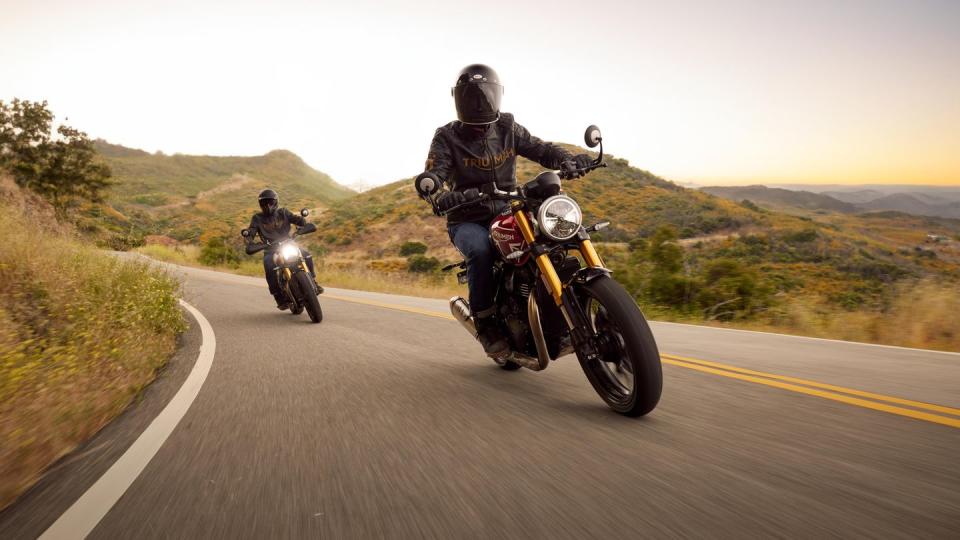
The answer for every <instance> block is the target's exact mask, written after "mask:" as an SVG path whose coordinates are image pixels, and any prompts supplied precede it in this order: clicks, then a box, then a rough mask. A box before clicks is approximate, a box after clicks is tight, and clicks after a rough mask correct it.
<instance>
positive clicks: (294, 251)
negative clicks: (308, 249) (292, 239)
mask: <svg viewBox="0 0 960 540" xmlns="http://www.w3.org/2000/svg"><path fill="white" fill-rule="evenodd" d="M280 256H281V257H283V260H285V261H292V260H294V259H296V258H297V257H299V256H300V250H299V249H298V248H297V246H295V245H293V244H285V245H284V246H283V247H282V248H280Z"/></svg>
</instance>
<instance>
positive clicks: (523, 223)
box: [512, 201, 563, 306]
mask: <svg viewBox="0 0 960 540" xmlns="http://www.w3.org/2000/svg"><path fill="white" fill-rule="evenodd" d="M512 208H513V218H514V219H516V220H517V225H518V226H519V227H520V233H521V234H523V239H524V240H526V241H527V244H528V245H530V246H532V245H533V243H534V241H535V240H536V235H535V234H534V233H533V226H532V225H530V220H529V219H527V213H526V211H524V209H523V204H522V203H520V202H519V201H514V202H513V207H512ZM536 261H537V267H538V268H540V276H541V277H542V278H543V284H544V285H546V286H547V290H548V291H550V296H552V297H553V301H554V302H556V303H557V305H558V306H559V305H561V304H562V303H563V284H562V283H560V276H558V275H557V269H556V268H554V267H553V262H551V261H550V257H549V256H547V254H546V253H543V254H541V255H539V256H538V257H537V259H536Z"/></svg>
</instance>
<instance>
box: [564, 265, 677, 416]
mask: <svg viewBox="0 0 960 540" xmlns="http://www.w3.org/2000/svg"><path fill="white" fill-rule="evenodd" d="M578 289H579V291H578V293H579V294H578V299H579V301H580V304H581V306H582V308H583V312H584V315H585V316H586V322H587V323H588V324H589V325H590V326H591V328H590V330H592V331H593V332H596V334H597V339H596V348H597V349H598V352H599V353H600V354H599V358H593V359H591V358H587V357H586V356H585V355H584V354H583V353H582V352H581V351H579V350H578V351H577V358H578V359H579V360H580V366H581V367H582V368H583V372H584V373H585V374H586V375H587V379H589V380H590V384H591V385H593V388H594V390H596V391H597V393H598V394H600V397H602V398H603V400H604V401H605V402H606V403H607V405H609V406H610V408H612V409H613V410H615V411H617V412H618V413H620V414H624V415H626V416H642V415H644V414H647V413H648V412H650V411H652V410H653V409H654V407H656V406H657V402H659V401H660V393H661V391H662V390H663V372H662V370H661V366H660V352H659V351H658V350H657V344H656V342H655V341H654V339H653V333H652V332H651V331H650V325H648V324H647V320H646V319H645V318H644V317H643V313H641V312H640V308H639V307H637V304H636V302H634V300H633V298H632V297H631V296H630V294H629V293H627V291H626V290H625V289H624V288H623V286H621V285H620V284H619V283H617V282H616V281H615V280H613V278H610V277H607V276H602V277H598V278H596V279H594V280H593V281H590V282H589V283H587V284H586V285H583V286H581V287H578Z"/></svg>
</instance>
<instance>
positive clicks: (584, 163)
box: [573, 154, 593, 169]
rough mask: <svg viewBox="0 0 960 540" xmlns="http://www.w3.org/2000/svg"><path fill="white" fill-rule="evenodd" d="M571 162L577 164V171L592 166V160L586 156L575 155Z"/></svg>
mask: <svg viewBox="0 0 960 540" xmlns="http://www.w3.org/2000/svg"><path fill="white" fill-rule="evenodd" d="M573 161H575V162H576V163H577V168H578V169H586V168H587V167H590V166H592V165H593V158H592V157H590V156H589V155H588V154H577V155H575V156H573Z"/></svg>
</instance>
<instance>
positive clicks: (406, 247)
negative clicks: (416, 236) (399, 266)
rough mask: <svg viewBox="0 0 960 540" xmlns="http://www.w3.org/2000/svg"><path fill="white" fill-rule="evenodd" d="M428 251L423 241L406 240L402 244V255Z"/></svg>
mask: <svg viewBox="0 0 960 540" xmlns="http://www.w3.org/2000/svg"><path fill="white" fill-rule="evenodd" d="M426 252H427V245H426V244H424V243H423V242H404V243H402V244H400V256H401V257H408V256H410V255H423V254H424V253H426Z"/></svg>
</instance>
